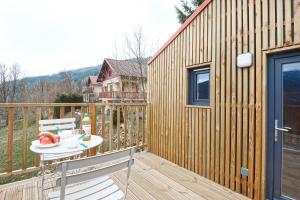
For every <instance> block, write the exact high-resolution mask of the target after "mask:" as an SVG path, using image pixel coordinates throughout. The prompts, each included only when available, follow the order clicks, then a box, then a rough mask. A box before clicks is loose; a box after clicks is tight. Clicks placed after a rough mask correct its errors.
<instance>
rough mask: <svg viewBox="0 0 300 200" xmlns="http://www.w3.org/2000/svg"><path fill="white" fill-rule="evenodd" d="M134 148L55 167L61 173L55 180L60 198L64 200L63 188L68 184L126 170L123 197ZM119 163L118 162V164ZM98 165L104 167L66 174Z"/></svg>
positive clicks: (68, 162)
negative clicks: (58, 187) (103, 165)
mask: <svg viewBox="0 0 300 200" xmlns="http://www.w3.org/2000/svg"><path fill="white" fill-rule="evenodd" d="M134 153H135V148H128V149H125V150H122V151H117V152H113V153H108V154H104V155H100V156H93V157H89V158H82V159H78V160H70V161H63V162H61V163H59V164H58V165H57V168H56V171H58V172H61V177H60V178H58V179H57V181H56V185H57V186H60V188H61V190H60V197H61V199H64V196H65V188H66V186H67V185H69V184H74V183H79V182H83V181H87V180H91V179H95V178H97V177H100V176H104V175H108V174H112V173H115V172H117V171H120V170H124V169H127V170H128V171H127V179H126V185H125V197H126V194H127V188H128V179H129V176H130V169H131V165H132V164H133V163H134V159H133V154H134ZM118 161H119V162H118ZM99 164H105V167H102V168H98V169H92V170H89V171H86V172H82V173H78V174H70V175H69V174H68V175H67V171H69V170H74V169H80V168H87V167H92V166H95V165H99Z"/></svg>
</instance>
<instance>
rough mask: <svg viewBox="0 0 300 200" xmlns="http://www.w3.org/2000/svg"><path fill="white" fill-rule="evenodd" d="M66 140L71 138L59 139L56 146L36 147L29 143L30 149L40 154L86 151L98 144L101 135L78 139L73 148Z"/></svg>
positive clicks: (100, 140) (77, 136)
mask: <svg viewBox="0 0 300 200" xmlns="http://www.w3.org/2000/svg"><path fill="white" fill-rule="evenodd" d="M72 137H75V139H77V138H79V137H80V135H73V136H72ZM68 140H71V138H67V139H64V140H61V142H60V144H58V145H57V146H53V147H38V146H35V145H31V146H30V150H31V151H32V152H34V153H38V154H41V155H43V154H68V153H72V152H77V151H86V150H88V149H91V148H93V147H97V146H99V145H100V144H101V143H102V142H103V139H102V137H100V136H97V135H91V140H90V141H83V140H79V143H80V144H78V145H77V146H76V147H75V148H70V147H69V146H68Z"/></svg>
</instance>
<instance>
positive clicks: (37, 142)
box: [32, 140, 60, 148]
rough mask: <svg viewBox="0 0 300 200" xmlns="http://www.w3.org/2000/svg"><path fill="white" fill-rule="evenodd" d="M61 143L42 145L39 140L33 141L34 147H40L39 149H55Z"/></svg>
mask: <svg viewBox="0 0 300 200" xmlns="http://www.w3.org/2000/svg"><path fill="white" fill-rule="evenodd" d="M59 144H60V143H53V144H41V143H40V141H39V140H34V141H32V145H33V146H36V147H39V148H49V147H55V146H57V145H59Z"/></svg>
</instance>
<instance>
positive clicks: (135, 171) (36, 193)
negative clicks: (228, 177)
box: [0, 152, 248, 200]
mask: <svg viewBox="0 0 300 200" xmlns="http://www.w3.org/2000/svg"><path fill="white" fill-rule="evenodd" d="M135 158H136V159H135V164H134V166H133V168H132V173H131V177H130V181H129V192H128V195H127V199H141V200H146V199H180V200H184V199H192V200H195V199H214V200H216V199H231V200H234V199H248V198H247V197H244V196H242V195H240V194H238V193H235V192H233V191H231V190H229V189H227V188H225V187H223V186H220V185H218V184H216V183H214V182H212V181H210V180H208V179H206V178H203V177H201V176H199V175H197V174H195V173H193V172H190V171H188V170H186V169H184V168H181V167H179V166H177V165H175V164H173V163H171V162H169V161H167V160H164V159H163V158H160V157H158V156H156V155H154V154H151V153H148V152H142V153H139V154H136V156H135ZM113 179H114V180H115V182H116V183H117V184H118V185H120V187H121V188H123V183H124V181H125V173H123V172H119V173H116V174H115V175H114V176H113ZM50 184H51V185H53V184H54V183H53V182H52V183H50ZM40 185H41V179H40V178H39V177H36V178H31V179H28V180H24V181H19V182H14V183H10V184H6V185H1V186H0V200H11V199H13V200H19V199H23V200H27V199H28V200H35V199H42V194H41V189H40ZM46 186H47V185H46ZM48 186H49V184H48ZM48 191H49V190H48Z"/></svg>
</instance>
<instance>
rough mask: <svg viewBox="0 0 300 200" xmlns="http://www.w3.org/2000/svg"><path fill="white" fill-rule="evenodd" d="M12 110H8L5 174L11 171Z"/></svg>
mask: <svg viewBox="0 0 300 200" xmlns="http://www.w3.org/2000/svg"><path fill="white" fill-rule="evenodd" d="M13 134H14V108H13V107H9V108H8V135H7V172H8V173H9V174H11V173H12V169H13V166H12V164H13V138H14V135H13Z"/></svg>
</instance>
